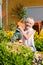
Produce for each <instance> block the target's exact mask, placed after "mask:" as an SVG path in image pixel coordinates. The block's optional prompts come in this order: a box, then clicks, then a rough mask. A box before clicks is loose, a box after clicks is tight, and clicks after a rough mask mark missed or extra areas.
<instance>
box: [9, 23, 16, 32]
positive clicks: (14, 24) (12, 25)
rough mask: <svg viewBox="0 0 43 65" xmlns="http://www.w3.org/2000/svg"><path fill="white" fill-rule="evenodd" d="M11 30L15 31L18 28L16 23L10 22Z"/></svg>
mask: <svg viewBox="0 0 43 65" xmlns="http://www.w3.org/2000/svg"><path fill="white" fill-rule="evenodd" d="M9 28H10V30H11V31H12V30H14V29H15V28H16V22H10V24H9Z"/></svg>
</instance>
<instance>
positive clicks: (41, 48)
mask: <svg viewBox="0 0 43 65" xmlns="http://www.w3.org/2000/svg"><path fill="white" fill-rule="evenodd" d="M35 46H36V49H37V50H38V51H43V42H41V41H40V40H39V39H37V40H36V41H35Z"/></svg>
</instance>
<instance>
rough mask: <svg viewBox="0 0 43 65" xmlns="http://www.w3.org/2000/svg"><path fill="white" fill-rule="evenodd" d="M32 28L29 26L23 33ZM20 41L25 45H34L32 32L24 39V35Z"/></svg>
mask: <svg viewBox="0 0 43 65" xmlns="http://www.w3.org/2000/svg"><path fill="white" fill-rule="evenodd" d="M32 30H33V29H32V28H30V29H29V30H26V31H25V33H26V34H28V33H29V32H31V31H32ZM22 42H23V44H24V45H26V46H30V47H34V33H33V34H32V35H31V36H30V38H29V39H25V38H24V36H23V37H22Z"/></svg>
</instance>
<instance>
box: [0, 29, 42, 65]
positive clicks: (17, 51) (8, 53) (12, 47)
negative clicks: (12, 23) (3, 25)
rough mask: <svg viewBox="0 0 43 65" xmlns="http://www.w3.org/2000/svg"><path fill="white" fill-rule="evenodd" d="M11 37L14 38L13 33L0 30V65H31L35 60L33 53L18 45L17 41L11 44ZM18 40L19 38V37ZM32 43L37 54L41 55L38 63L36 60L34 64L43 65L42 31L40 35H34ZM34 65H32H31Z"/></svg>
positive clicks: (20, 44)
mask: <svg viewBox="0 0 43 65" xmlns="http://www.w3.org/2000/svg"><path fill="white" fill-rule="evenodd" d="M13 36H15V34H14V31H11V30H10V31H4V30H1V29H0V65H32V63H33V62H32V61H33V59H34V58H35V57H34V52H33V51H32V50H30V48H28V47H26V46H24V45H23V44H22V43H19V42H18V40H15V41H13V42H12V40H11V39H12V37H13ZM19 39H21V38H20V37H19ZM34 42H35V46H36V49H37V51H38V54H42V55H41V56H42V58H39V59H38V62H39V63H38V62H37V61H36V60H35V61H34V62H35V63H36V64H37V63H38V65H39V64H40V65H43V30H41V32H40V34H38V32H36V33H35V35H34ZM36 64H34V63H33V65H36Z"/></svg>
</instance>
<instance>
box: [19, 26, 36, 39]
mask: <svg viewBox="0 0 43 65" xmlns="http://www.w3.org/2000/svg"><path fill="white" fill-rule="evenodd" d="M19 29H20V30H21V32H22V34H23V36H24V37H25V39H29V38H30V36H31V35H32V34H33V33H34V32H35V31H34V30H32V31H31V32H29V33H28V34H26V33H25V32H24V30H23V29H22V28H21V27H19Z"/></svg>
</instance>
